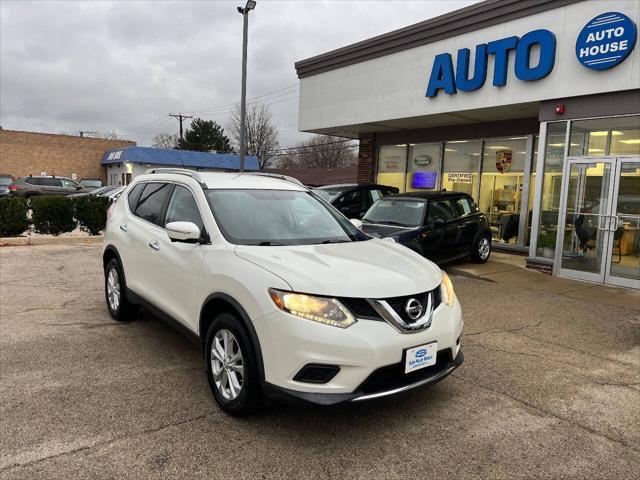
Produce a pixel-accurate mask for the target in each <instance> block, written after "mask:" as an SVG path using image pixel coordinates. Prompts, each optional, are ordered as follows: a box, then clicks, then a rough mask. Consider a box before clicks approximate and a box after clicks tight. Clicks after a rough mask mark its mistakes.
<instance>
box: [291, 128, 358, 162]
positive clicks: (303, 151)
mask: <svg viewBox="0 0 640 480" xmlns="http://www.w3.org/2000/svg"><path fill="white" fill-rule="evenodd" d="M356 147H357V144H356V143H355V142H353V141H351V140H348V139H344V138H340V137H331V136H328V135H315V136H314V137H312V138H310V139H309V140H305V141H303V142H300V143H298V144H297V145H296V146H295V147H292V148H289V149H285V151H284V152H283V153H282V154H281V155H280V158H279V160H278V166H279V167H281V168H338V167H347V166H349V165H353V164H354V163H356V161H357V156H356Z"/></svg>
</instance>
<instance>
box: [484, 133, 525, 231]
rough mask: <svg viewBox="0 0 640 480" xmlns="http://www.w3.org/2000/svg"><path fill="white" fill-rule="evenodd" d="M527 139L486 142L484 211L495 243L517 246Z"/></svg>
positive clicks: (499, 139) (494, 139)
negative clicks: (514, 244)
mask: <svg viewBox="0 0 640 480" xmlns="http://www.w3.org/2000/svg"><path fill="white" fill-rule="evenodd" d="M526 144H527V137H507V138H491V139H487V140H485V142H484V151H483V156H482V178H481V180H480V201H479V207H480V211H482V212H484V213H485V214H486V216H487V219H488V220H489V224H490V225H491V231H492V234H493V239H494V241H500V242H506V243H517V240H518V226H519V224H520V206H521V204H522V183H523V175H524V164H525V157H526Z"/></svg>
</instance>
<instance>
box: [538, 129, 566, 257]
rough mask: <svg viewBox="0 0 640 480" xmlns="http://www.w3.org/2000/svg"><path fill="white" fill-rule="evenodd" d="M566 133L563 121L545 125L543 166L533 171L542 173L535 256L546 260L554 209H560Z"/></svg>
mask: <svg viewBox="0 0 640 480" xmlns="http://www.w3.org/2000/svg"><path fill="white" fill-rule="evenodd" d="M566 132H567V123H566V122H553V123H549V124H547V141H546V145H545V149H544V169H543V171H542V172H537V173H538V174H541V175H542V198H541V203H540V221H539V225H538V226H539V229H538V241H537V245H536V255H537V256H540V257H546V258H550V259H552V258H553V257H554V254H555V245H556V237H557V233H558V212H559V210H560V188H561V185H562V165H563V162H564V148H565V143H566Z"/></svg>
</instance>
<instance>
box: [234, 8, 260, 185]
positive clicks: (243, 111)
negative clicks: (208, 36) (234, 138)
mask: <svg viewBox="0 0 640 480" xmlns="http://www.w3.org/2000/svg"><path fill="white" fill-rule="evenodd" d="M254 8H256V2H255V1H254V0H247V4H246V5H245V6H244V8H243V7H238V13H240V14H242V16H243V19H242V20H243V23H242V88H241V93H240V165H239V170H240V172H244V157H245V155H246V154H247V140H246V134H245V123H246V116H247V105H246V104H247V43H248V42H247V30H248V28H249V12H250V11H251V10H253V9H254Z"/></svg>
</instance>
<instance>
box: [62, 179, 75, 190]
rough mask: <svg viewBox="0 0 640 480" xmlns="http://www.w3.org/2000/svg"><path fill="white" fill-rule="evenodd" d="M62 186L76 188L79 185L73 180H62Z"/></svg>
mask: <svg viewBox="0 0 640 480" xmlns="http://www.w3.org/2000/svg"><path fill="white" fill-rule="evenodd" d="M62 186H63V187H65V188H77V187H79V185H78V184H77V183H76V182H74V181H73V180H62Z"/></svg>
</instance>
